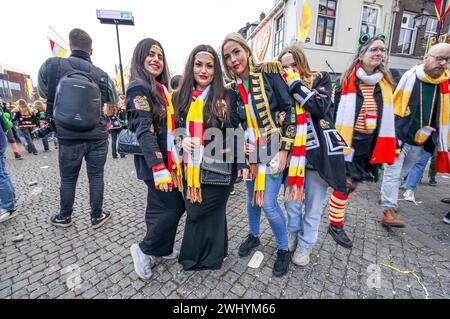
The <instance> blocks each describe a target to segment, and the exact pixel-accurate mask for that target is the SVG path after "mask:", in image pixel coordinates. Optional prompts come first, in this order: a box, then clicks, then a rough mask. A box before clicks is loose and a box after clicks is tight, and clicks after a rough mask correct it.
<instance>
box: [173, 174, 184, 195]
mask: <svg viewBox="0 0 450 319" xmlns="http://www.w3.org/2000/svg"><path fill="white" fill-rule="evenodd" d="M170 176H171V177H172V183H173V186H174V187H175V188H178V190H179V191H180V192H183V190H184V185H183V175H179V174H177V172H171V173H170Z"/></svg>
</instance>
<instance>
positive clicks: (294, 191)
mask: <svg viewBox="0 0 450 319" xmlns="http://www.w3.org/2000/svg"><path fill="white" fill-rule="evenodd" d="M303 195H304V193H303V186H300V187H299V186H297V185H294V186H289V187H287V188H286V191H285V192H284V200H285V201H290V202H293V201H296V200H297V201H299V202H301V201H302V200H303Z"/></svg>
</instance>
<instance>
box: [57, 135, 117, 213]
mask: <svg viewBox="0 0 450 319" xmlns="http://www.w3.org/2000/svg"><path fill="white" fill-rule="evenodd" d="M58 154H59V175H60V177H61V187H60V204H61V215H62V216H70V215H72V212H73V203H74V201H75V189H76V187H77V180H78V175H79V173H80V169H81V165H82V164H83V158H84V159H85V160H86V170H87V175H88V179H89V202H90V205H91V217H95V218H97V217H100V215H101V214H102V212H103V210H102V207H103V192H104V189H105V182H104V179H103V175H104V170H105V163H106V157H107V154H108V140H100V141H95V142H85V143H77V144H70V145H65V144H61V145H60V147H59V152H58Z"/></svg>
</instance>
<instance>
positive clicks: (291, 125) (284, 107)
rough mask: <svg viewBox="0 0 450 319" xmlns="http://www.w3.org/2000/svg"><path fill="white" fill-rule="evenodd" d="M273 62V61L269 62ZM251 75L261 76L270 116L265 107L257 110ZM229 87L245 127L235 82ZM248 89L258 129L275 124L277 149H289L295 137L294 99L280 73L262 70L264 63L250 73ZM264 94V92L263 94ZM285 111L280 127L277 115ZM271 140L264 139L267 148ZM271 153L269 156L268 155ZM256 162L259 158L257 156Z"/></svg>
mask: <svg viewBox="0 0 450 319" xmlns="http://www.w3.org/2000/svg"><path fill="white" fill-rule="evenodd" d="M269 63H274V62H269ZM252 75H253V77H258V76H260V77H262V82H263V90H261V91H263V92H264V93H265V96H266V98H267V103H268V108H269V111H270V116H267V115H266V114H265V113H266V109H265V108H263V109H262V110H261V109H260V110H258V104H260V103H261V99H260V98H259V97H258V96H257V94H255V93H254V92H253V90H254V88H255V85H254V82H253V79H252ZM231 88H232V89H233V90H234V91H235V92H237V96H238V100H237V105H236V106H237V110H235V112H236V113H237V114H238V115H239V119H240V122H241V125H242V127H243V128H244V129H246V128H247V117H246V114H245V106H244V103H243V102H242V100H241V98H240V96H239V93H238V88H237V83H235V82H234V83H233V84H231ZM249 90H250V91H252V94H251V95H252V104H253V107H254V110H255V114H256V116H257V121H258V126H259V128H260V129H263V128H264V129H266V131H267V130H268V128H270V127H271V126H275V128H278V129H280V133H281V136H280V140H279V141H280V145H279V147H278V148H277V151H278V150H286V151H290V150H291V149H292V146H293V143H294V138H295V131H296V126H295V101H294V99H293V98H292V96H291V95H290V93H289V88H288V86H287V85H286V82H285V81H284V79H283V77H282V76H281V73H279V72H266V71H264V64H263V65H262V66H261V69H260V72H255V73H252V72H251V73H250V81H249ZM263 95H264V94H263ZM282 112H284V113H285V120H284V123H283V126H282V127H280V124H279V122H278V115H279V114H280V113H282ZM270 143H271V141H270V140H268V139H266V144H267V148H268V149H270ZM270 155H271V156H270ZM270 155H269V157H273V156H274V155H275V154H270ZM258 162H261V161H260V158H259V156H258Z"/></svg>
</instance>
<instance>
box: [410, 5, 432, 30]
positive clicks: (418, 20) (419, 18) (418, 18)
mask: <svg viewBox="0 0 450 319" xmlns="http://www.w3.org/2000/svg"><path fill="white" fill-rule="evenodd" d="M430 17H431V15H430V14H429V13H428V12H427V11H426V10H425V8H422V9H421V10H420V13H418V14H416V15H415V16H414V23H415V24H416V26H417V28H419V29H420V28H422V27H424V26H426V25H427V22H428V18H430Z"/></svg>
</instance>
